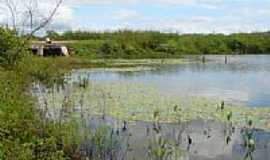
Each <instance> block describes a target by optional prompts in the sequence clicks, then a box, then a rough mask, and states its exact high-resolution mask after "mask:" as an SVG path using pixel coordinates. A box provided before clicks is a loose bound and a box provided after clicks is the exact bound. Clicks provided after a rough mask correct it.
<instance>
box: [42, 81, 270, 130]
mask: <svg viewBox="0 0 270 160" xmlns="http://www.w3.org/2000/svg"><path fill="white" fill-rule="evenodd" d="M84 83H85V82H84ZM88 83H89V84H88V85H84V86H86V87H87V88H83V89H82V88H80V87H78V85H77V84H69V85H68V86H67V87H65V89H63V90H60V91H59V92H58V93H56V94H52V93H50V92H47V93H44V95H43V96H44V97H46V98H45V99H46V100H47V102H48V103H49V104H54V105H48V106H56V107H55V108H54V110H55V111H57V108H61V104H62V102H63V99H65V97H69V103H72V104H74V111H76V110H81V109H82V108H81V107H80V106H81V105H80V101H83V102H84V104H83V108H84V111H85V112H89V113H88V114H91V115H100V116H102V115H103V116H104V114H106V115H107V116H110V117H113V118H116V119H122V120H128V121H148V122H154V121H156V118H157V117H158V121H159V122H161V123H164V122H165V123H178V122H179V121H190V120H196V119H203V120H219V121H222V122H231V123H234V124H235V125H239V126H245V124H246V122H247V119H248V120H249V121H250V123H251V125H253V126H256V127H257V128H264V129H270V128H267V126H268V122H269V120H270V109H269V108H249V107H243V106H233V105H229V104H225V102H224V101H222V102H221V103H220V101H219V100H212V99H206V98H201V97H177V96H168V95H165V94H162V93H160V92H159V90H157V89H156V88H155V86H146V85H143V84H134V83H126V82H121V83H116V82H114V83H113V82H111V83H109V82H108V83H104V82H102V83H99V82H91V83H90V82H88ZM82 94H83V96H81V95H82ZM65 95H68V96H65ZM78 97H81V98H78ZM80 99H82V100H80ZM218 104H219V106H220V107H219V108H220V109H217V108H216V107H215V106H217V105H218Z"/></svg>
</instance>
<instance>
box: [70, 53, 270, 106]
mask: <svg viewBox="0 0 270 160" xmlns="http://www.w3.org/2000/svg"><path fill="white" fill-rule="evenodd" d="M201 57H202V56H194V57H189V58H188V60H189V61H190V63H183V64H174V65H162V66H157V67H155V68H153V69H152V70H150V69H147V70H141V71H138V70H137V71H136V72H131V71H130V72H128V71H126V72H123V71H114V72H111V71H108V70H105V69H104V70H102V69H99V70H96V71H95V70H79V71H75V72H74V73H73V77H85V76H87V78H88V79H90V80H95V81H100V82H119V83H121V82H130V83H133V82H135V83H143V84H146V85H152V86H155V87H156V88H158V89H159V90H160V91H161V92H163V93H165V94H169V95H176V96H189V97H190V96H195V97H206V98H213V99H218V100H224V101H225V102H227V103H233V104H241V105H245V106H250V107H269V106H270V56H269V55H236V56H227V60H225V56H205V62H204V63H203V62H202V60H201V59H202V58H201ZM198 59H199V60H198ZM225 61H227V62H225Z"/></svg>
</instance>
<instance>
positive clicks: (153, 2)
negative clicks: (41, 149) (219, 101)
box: [0, 0, 270, 33]
mask: <svg viewBox="0 0 270 160" xmlns="http://www.w3.org/2000/svg"><path fill="white" fill-rule="evenodd" d="M13 1H16V2H18V6H21V3H23V2H27V1H30V0H13ZM39 1H40V4H39V8H38V10H39V16H40V18H41V17H44V15H48V13H49V12H51V10H52V8H53V7H54V6H55V2H56V1H55V0H39ZM262 2H265V3H262V4H263V5H262V4H261V3H256V2H255V1H252V0H234V1H233V0H64V4H63V5H62V6H61V7H60V8H59V10H58V12H57V14H56V16H55V17H54V19H53V21H52V23H51V24H50V25H49V26H48V27H47V29H57V30H58V31H63V30H65V29H85V30H86V29H92V30H102V29H103V30H105V29H119V28H124V27H128V28H132V29H156V30H162V31H178V32H185V33H186V32H188V33H191V32H196V33H198V32H204V33H210V32H213V31H216V32H223V33H231V32H238V31H254V30H266V29H267V28H269V27H270V22H269V23H268V22H267V21H262V19H263V18H264V17H265V19H267V18H270V10H269V9H268V8H270V1H269V0H262ZM234 4H235V6H234ZM254 4H255V5H254ZM256 4H257V5H256ZM87 5H88V6H91V5H95V7H98V6H108V7H110V6H117V8H116V9H112V10H110V11H106V10H104V12H103V13H102V14H101V15H85V18H86V19H85V21H89V24H88V23H87V24H86V23H85V21H83V22H82V20H81V21H79V20H77V18H78V17H75V13H76V12H77V10H78V9H79V8H80V6H87ZM140 6H148V7H149V6H158V7H164V8H167V10H168V8H170V7H176V6H181V7H189V8H192V9H201V10H202V11H201V14H198V13H199V12H197V14H192V13H187V12H181V10H179V13H178V14H179V15H174V16H173V17H170V16H167V17H163V16H159V15H160V13H159V14H157V13H158V12H163V11H157V10H156V11H154V12H156V13H152V14H146V13H143V12H142V11H140V9H138V8H140ZM21 8H23V7H21ZM204 10H205V11H211V13H212V15H211V14H208V15H207V14H205V13H204V12H203V11H204ZM1 11H3V9H2V8H1V5H0V22H1V20H2V21H3V20H4V19H6V17H8V16H7V15H5V16H3V14H2V13H1ZM21 11H22V10H21ZM89 12H91V11H89ZM191 12H192V11H191ZM89 14H90V13H89ZM164 14H165V13H164ZM166 14H167V13H166ZM87 18H88V19H87ZM102 21H104V23H102ZM109 23H112V24H109ZM268 24H269V25H268ZM90 25H91V26H90Z"/></svg>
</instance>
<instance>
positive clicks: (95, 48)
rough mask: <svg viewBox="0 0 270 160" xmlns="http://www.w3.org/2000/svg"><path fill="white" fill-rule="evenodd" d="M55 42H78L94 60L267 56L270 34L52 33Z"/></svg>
mask: <svg viewBox="0 0 270 160" xmlns="http://www.w3.org/2000/svg"><path fill="white" fill-rule="evenodd" d="M47 36H49V37H51V38H52V39H54V40H78V41H75V42H74V43H73V44H71V45H70V47H71V48H73V49H74V50H75V52H76V53H77V54H78V55H79V56H86V57H91V58H101V57H103V58H104V57H110V58H164V57H166V58H168V57H180V56H182V55H187V54H262V53H263V54H267V53H269V52H270V47H269V46H270V33H268V32H265V33H249V34H248V33H239V34H231V35H223V34H184V35H178V34H173V33H160V32H152V31H149V32H140V31H125V30H124V31H118V32H104V33H93V32H83V31H75V32H71V31H68V32H65V33H63V34H61V35H60V34H57V33H56V32H53V31H49V32H47Z"/></svg>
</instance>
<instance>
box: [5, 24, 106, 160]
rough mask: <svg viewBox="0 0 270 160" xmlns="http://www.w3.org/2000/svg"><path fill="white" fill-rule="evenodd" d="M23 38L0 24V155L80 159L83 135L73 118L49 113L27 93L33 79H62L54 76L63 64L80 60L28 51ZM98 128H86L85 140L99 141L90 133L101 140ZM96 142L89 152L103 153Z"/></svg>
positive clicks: (17, 159) (25, 159)
mask: <svg viewBox="0 0 270 160" xmlns="http://www.w3.org/2000/svg"><path fill="white" fill-rule="evenodd" d="M27 44H28V43H27V41H25V40H24V39H22V38H21V37H19V36H18V35H17V34H16V33H15V32H13V31H11V30H9V29H3V28H0V60H1V61H0V159H5V160H63V159H74V160H77V159H78V160H80V159H85V157H86V155H85V152H84V151H85V150H84V148H82V146H81V144H82V143H83V141H84V140H85V139H80V137H85V136H83V135H82V133H84V132H82V131H80V133H78V131H79V130H78V129H77V128H78V127H79V122H77V121H74V120H73V119H68V118H64V117H63V118H61V119H59V120H53V119H51V118H49V117H48V116H47V115H48V111H46V110H44V109H41V108H39V107H38V106H39V105H38V104H37V99H36V98H34V97H33V95H32V94H30V93H31V92H30V90H31V88H33V85H32V84H33V83H41V84H42V85H45V86H47V87H50V86H51V85H53V84H56V83H62V82H63V81H62V80H61V78H60V77H62V75H63V74H64V73H65V72H66V71H67V70H69V69H71V67H72V68H75V67H79V65H80V64H81V63H84V62H81V61H77V60H70V61H66V60H67V59H61V58H59V59H57V58H56V59H53V58H40V57H35V56H32V55H31V54H30V53H28V51H27V48H28V45H27ZM93 65H96V64H93ZM91 66H92V65H91ZM47 107H49V106H47ZM64 107H66V105H63V108H64ZM45 108H46V107H45ZM104 134H106V130H104V129H103V130H102V131H100V132H98V133H97V134H95V133H92V134H91V135H93V136H87V138H89V140H88V142H90V143H91V144H92V145H94V146H95V145H96V144H100V145H103V143H97V140H96V139H97V138H96V137H97V136H99V137H98V138H99V139H98V140H99V141H103V138H105V136H103V135H104ZM88 135H90V134H89V133H88ZM99 148H100V151H99V152H95V153H92V156H94V157H95V156H97V155H98V154H101V153H104V152H103V150H102V149H103V146H99Z"/></svg>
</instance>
